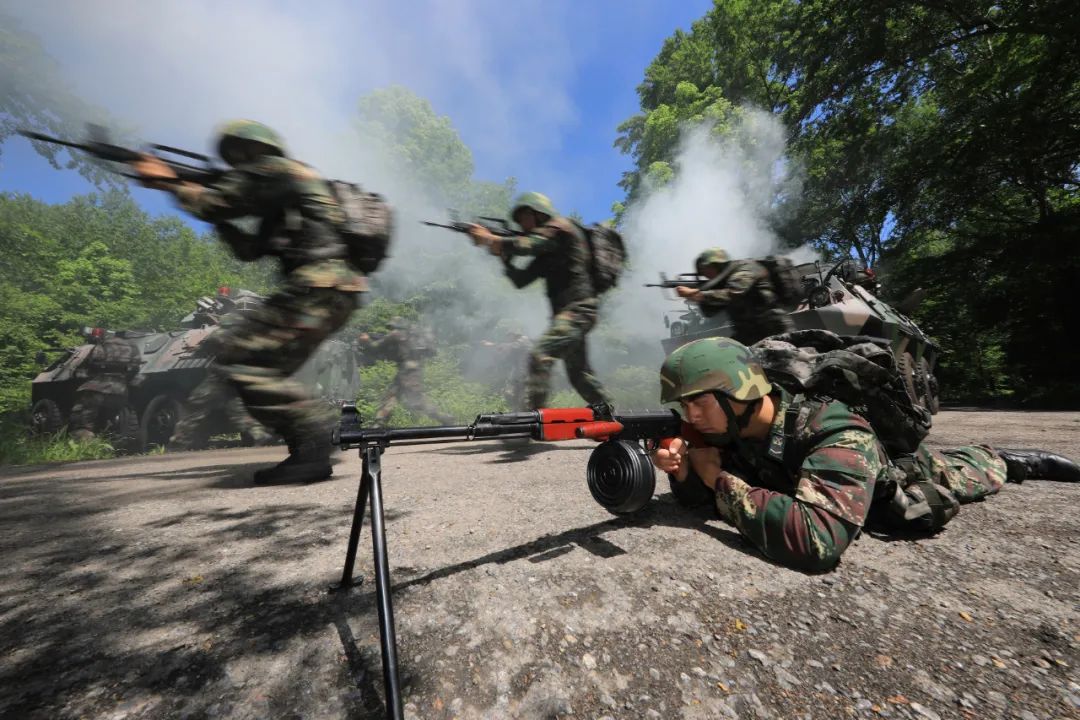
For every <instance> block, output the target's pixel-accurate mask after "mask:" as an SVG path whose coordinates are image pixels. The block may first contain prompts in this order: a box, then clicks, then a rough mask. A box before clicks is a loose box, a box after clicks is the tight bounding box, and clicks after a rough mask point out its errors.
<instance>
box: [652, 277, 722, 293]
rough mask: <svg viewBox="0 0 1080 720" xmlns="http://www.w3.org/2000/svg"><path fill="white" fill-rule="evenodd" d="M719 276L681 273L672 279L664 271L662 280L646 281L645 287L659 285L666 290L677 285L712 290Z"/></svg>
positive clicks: (672, 288)
mask: <svg viewBox="0 0 1080 720" xmlns="http://www.w3.org/2000/svg"><path fill="white" fill-rule="evenodd" d="M719 277H720V276H718V277H715V278H707V277H704V276H702V275H698V274H697V273H681V274H680V275H678V278H677V279H671V278H669V277H668V276H667V275H665V274H664V273H660V282H658V283H645V287H658V288H664V289H665V290H674V289H675V288H677V287H688V288H695V289H697V290H711V289H712V288H713V287H715V285H716V281H717V280H719Z"/></svg>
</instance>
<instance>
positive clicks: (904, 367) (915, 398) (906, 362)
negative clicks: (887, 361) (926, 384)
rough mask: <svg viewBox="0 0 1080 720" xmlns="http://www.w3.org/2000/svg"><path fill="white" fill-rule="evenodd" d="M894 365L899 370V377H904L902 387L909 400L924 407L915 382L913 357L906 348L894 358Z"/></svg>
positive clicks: (924, 403)
mask: <svg viewBox="0 0 1080 720" xmlns="http://www.w3.org/2000/svg"><path fill="white" fill-rule="evenodd" d="M896 367H897V369H898V370H899V371H900V377H902V378H904V389H905V390H907V394H908V397H909V398H911V402H913V403H915V404H916V405H922V406H924V407H925V405H926V402H925V401H924V400H923V399H922V398H921V397H919V387H918V385H916V383H915V374H916V371H915V358H913V357H912V356H911V353H909V352H907V351H906V350H905V351H904V353H903V354H902V355H901V356H900V357H899V358H897V359H896Z"/></svg>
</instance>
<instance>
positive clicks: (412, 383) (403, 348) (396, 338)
mask: <svg viewBox="0 0 1080 720" xmlns="http://www.w3.org/2000/svg"><path fill="white" fill-rule="evenodd" d="M364 345H365V346H366V347H367V348H369V349H370V350H371V351H372V352H374V353H377V354H379V355H380V356H381V357H383V358H385V359H387V360H391V361H393V362H394V363H395V364H396V365H397V374H396V375H394V380H393V382H392V383H391V384H390V390H389V391H388V392H387V394H386V397H384V398H383V401H382V404H381V405H379V409H378V410H377V411H376V412H375V424H376V425H385V424H386V421H387V420H388V419H389V418H390V414H391V413H392V412H393V411H394V408H395V407H397V406H398V404H399V403H400V404H401V405H404V406H405V408H406V409H407V410H410V411H412V412H414V413H416V414H418V415H426V416H427V417H429V418H432V419H433V420H437V421H439V422H440V423H442V424H443V425H450V424H452V423H453V422H454V418H453V417H451V416H450V415H447V414H446V413H444V412H442V411H440V410H439V409H438V408H436V407H435V406H434V405H433V404H432V402H431V400H429V399H428V397H427V395H425V394H424V360H425V358H426V357H427V356H428V354H429V353H430V348H423V347H420V345H419V344H418V343H417V342H416V340H415V338H414V337H413V333H412V332H410V331H409V330H407V329H405V328H395V329H393V330H391V331H390V332H389V333H387V334H386V335H384V336H382V337H381V338H379V339H378V340H369V341H367V342H366V343H364Z"/></svg>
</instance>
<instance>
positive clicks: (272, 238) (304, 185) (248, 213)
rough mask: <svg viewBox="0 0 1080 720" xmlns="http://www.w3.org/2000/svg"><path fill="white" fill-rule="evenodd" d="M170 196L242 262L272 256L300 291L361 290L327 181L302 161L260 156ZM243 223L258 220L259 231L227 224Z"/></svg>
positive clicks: (363, 284)
mask: <svg viewBox="0 0 1080 720" xmlns="http://www.w3.org/2000/svg"><path fill="white" fill-rule="evenodd" d="M177 198H178V199H179V201H180V205H181V206H182V207H183V208H184V209H185V210H187V211H188V212H190V213H191V214H192V215H194V216H195V217H197V218H199V219H201V220H205V221H207V222H210V223H214V225H215V227H216V228H217V230H218V234H219V236H220V237H221V238H222V240H224V241H225V242H227V243H228V244H229V245H230V246H231V247H232V249H233V252H234V253H235V254H236V256H237V257H238V258H240V259H241V260H255V259H258V258H259V257H262V256H263V255H274V256H276V257H278V258H279V260H280V261H281V268H282V272H283V273H284V274H285V275H286V277H287V279H288V280H289V281H290V282H292V283H295V284H297V285H300V286H303V287H335V288H338V289H340V290H345V291H351V292H360V291H363V290H366V289H367V284H366V283H367V281H366V280H365V279H364V278H363V277H362V276H360V275H358V274H357V273H356V272H354V271H353V270H352V269H351V268H349V266H348V265H347V264H346V262H345V258H346V257H347V250H346V247H345V244H344V241H343V240H342V239H341V235H340V233H339V231H338V229H339V226H340V225H341V224H342V223H343V222H344V220H345V216H344V214H343V212H342V210H341V207H340V206H339V205H338V203H337V200H335V199H334V197H333V195H332V194H331V192H330V188H329V185H328V184H327V182H326V180H324V179H323V178H322V177H321V176H320V175H319V174H318V173H317V172H316V171H315V170H314V169H313V168H311V167H310V166H308V165H305V164H304V163H301V162H298V161H296V160H292V159H289V158H284V157H278V156H264V157H262V158H260V159H258V160H256V161H254V162H252V163H248V164H246V165H240V166H237V167H236V168H233V169H231V170H229V171H227V172H226V173H225V174H224V175H222V176H221V177H220V178H219V179H218V180H217V182H215V183H214V184H213V185H211V186H207V187H204V188H191V187H188V186H182V189H181V190H180V191H179V193H178V194H177ZM244 218H257V219H258V221H259V223H258V224H259V229H258V231H256V232H248V231H245V230H244V229H242V228H240V227H239V226H238V225H237V224H234V223H232V222H229V221H231V220H240V219H244Z"/></svg>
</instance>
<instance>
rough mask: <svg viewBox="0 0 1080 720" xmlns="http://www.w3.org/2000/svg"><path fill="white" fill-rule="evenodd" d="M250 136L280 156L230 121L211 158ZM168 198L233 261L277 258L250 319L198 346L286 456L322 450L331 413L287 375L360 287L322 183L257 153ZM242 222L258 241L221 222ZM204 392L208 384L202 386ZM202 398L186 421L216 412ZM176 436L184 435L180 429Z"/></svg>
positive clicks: (335, 324) (236, 319)
mask: <svg viewBox="0 0 1080 720" xmlns="http://www.w3.org/2000/svg"><path fill="white" fill-rule="evenodd" d="M252 126H254V127H255V129H256V131H258V132H262V133H263V134H264V136H266V137H267V139H266V140H263V139H262V138H257V141H258V142H260V143H262V144H263V145H264V146H266V147H268V148H270V149H271V150H277V151H279V152H280V151H281V148H280V140H279V139H278V138H277V137H276V135H273V133H272V131H270V130H269V129H268V128H265V127H263V126H259V125H258V124H257V123H250V122H248V121H240V122H238V123H233V124H231V125H229V126H226V128H225V131H224V132H223V135H222V137H223V139H222V146H221V147H222V150H221V155H222V157H224V158H225V159H226V161H229V160H230V158H229V153H228V152H227V142H228V141H229V140H230V139H231V138H241V139H243V138H244V132H245V131H247V130H249V129H250V128H251V127H252ZM267 133H268V134H269V135H266V134H267ZM177 197H178V199H179V201H180V204H181V206H182V207H183V208H184V209H185V210H187V211H188V212H190V213H191V214H192V215H194V216H196V217H198V218H200V219H202V220H206V221H208V222H212V223H215V225H216V227H217V229H218V234H219V236H220V237H221V238H222V239H223V240H224V241H225V242H227V243H228V244H229V245H230V246H231V247H232V249H233V251H234V253H235V254H236V256H237V257H238V258H240V259H241V260H255V259H257V258H259V257H261V256H263V255H275V256H277V257H278V259H279V261H280V263H281V270H282V274H283V275H284V283H283V284H282V285H281V286H280V287H279V288H278V290H277V291H276V292H274V293H273V294H272V295H271V296H270V297H269V298H267V300H266V301H265V302H264V303H262V304H261V305H259V306H258V307H256V308H254V309H253V310H252V311H250V312H248V313H245V314H244V315H242V316H228V317H226V319H225V320H224V321H223V323H222V326H221V328H220V329H219V330H217V331H215V332H214V334H213V335H211V336H210V337H209V338H208V339H207V344H208V346H209V347H208V350H210V351H212V352H214V353H215V359H216V362H217V364H218V368H219V370H220V372H221V373H222V376H223V377H224V378H225V379H226V380H227V381H228V383H229V384H230V385H232V386H233V387H234V388H235V389H236V392H237V393H238V394H239V396H240V398H241V399H242V400H243V402H244V405H245V406H247V409H248V411H249V412H250V413H251V415H252V416H253V417H254V418H255V420H256V421H258V422H259V423H261V424H263V425H265V426H267V427H268V428H270V429H272V430H273V431H274V432H276V433H277V434H279V435H281V436H282V437H284V438H285V440H286V441H287V442H288V444H289V448H290V450H291V451H292V452H293V453H294V454H295V453H296V451H297V449H298V448H300V447H304V446H306V445H312V444H314V445H320V446H321V445H324V444H327V443H328V442H329V430H330V427H331V426H332V424H333V421H334V414H333V411H332V409H331V408H330V407H329V405H327V404H326V403H324V402H322V401H319V400H316V399H314V398H312V397H311V395H310V393H309V392H308V391H307V389H306V388H305V387H304V386H303V385H302V384H301V383H300V382H298V381H297V380H295V379H293V378H292V377H291V375H292V374H293V373H295V372H296V371H297V370H298V369H299V368H300V366H301V365H303V364H304V361H305V360H307V359H308V358H309V357H310V356H311V355H312V353H314V352H315V350H316V349H317V348H318V346H319V344H320V343H322V341H323V340H325V339H326V338H327V337H328V336H329V335H331V334H332V333H333V332H334V331H336V330H337V329H338V328H340V327H341V326H342V325H343V324H344V323H345V322H346V321H347V320H348V318H349V315H350V314H351V313H352V311H353V310H354V309H355V308H356V305H357V293H360V292H363V291H365V290H366V289H367V284H366V280H365V279H364V278H363V277H362V276H360V275H359V274H357V273H356V272H354V271H353V270H352V269H351V268H350V267H349V266H348V265H347V264H346V262H345V258H346V257H347V251H346V247H345V245H344V244H343V241H342V239H341V237H340V235H339V232H338V228H339V226H340V225H341V223H342V222H343V220H344V216H343V213H342V211H341V208H340V207H339V205H338V203H337V201H336V200H335V199H334V197H333V196H332V195H331V193H330V190H329V187H328V185H327V183H326V181H325V180H324V179H323V178H322V177H320V176H319V174H318V173H316V172H315V171H314V170H313V169H312V168H311V167H309V166H307V165H305V164H303V163H300V162H297V161H296V160H292V159H290V158H287V157H284V156H283V153H282V154H269V153H267V154H260V155H258V156H256V157H254V159H250V158H245V159H244V160H243V161H242V162H238V163H237V164H236V165H235V167H234V168H233V169H231V170H229V171H227V172H226V173H225V174H224V175H223V176H222V177H221V178H220V179H219V180H218V181H216V182H215V183H214V184H213V186H210V187H207V188H190V187H182V188H181V189H180V190H179V191H178V192H177ZM243 217H255V218H260V219H261V220H262V227H260V230H259V232H257V233H247V232H244V231H243V230H241V229H240V228H238V227H237V226H236V225H233V224H231V223H229V222H228V221H229V220H231V219H235V218H243ZM205 382H207V383H210V384H212V383H215V382H216V380H215V379H213V378H212V377H208V378H207V380H206V381H205ZM211 389H212V386H211V388H203V389H201V390H199V389H197V390H196V391H195V392H193V393H192V409H191V413H190V414H189V416H188V417H189V418H194V417H197V416H199V415H200V414H204V413H206V412H210V411H212V410H213V408H212V405H213V404H214V403H216V402H220V400H216V399H215V397H214V395H213V394H212V393H211V392H210V391H209V390H211ZM178 434H179V435H180V437H181V438H183V437H184V436H185V435H189V434H190V433H189V430H188V428H187V426H186V421H182V422H181V423H180V426H178Z"/></svg>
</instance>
